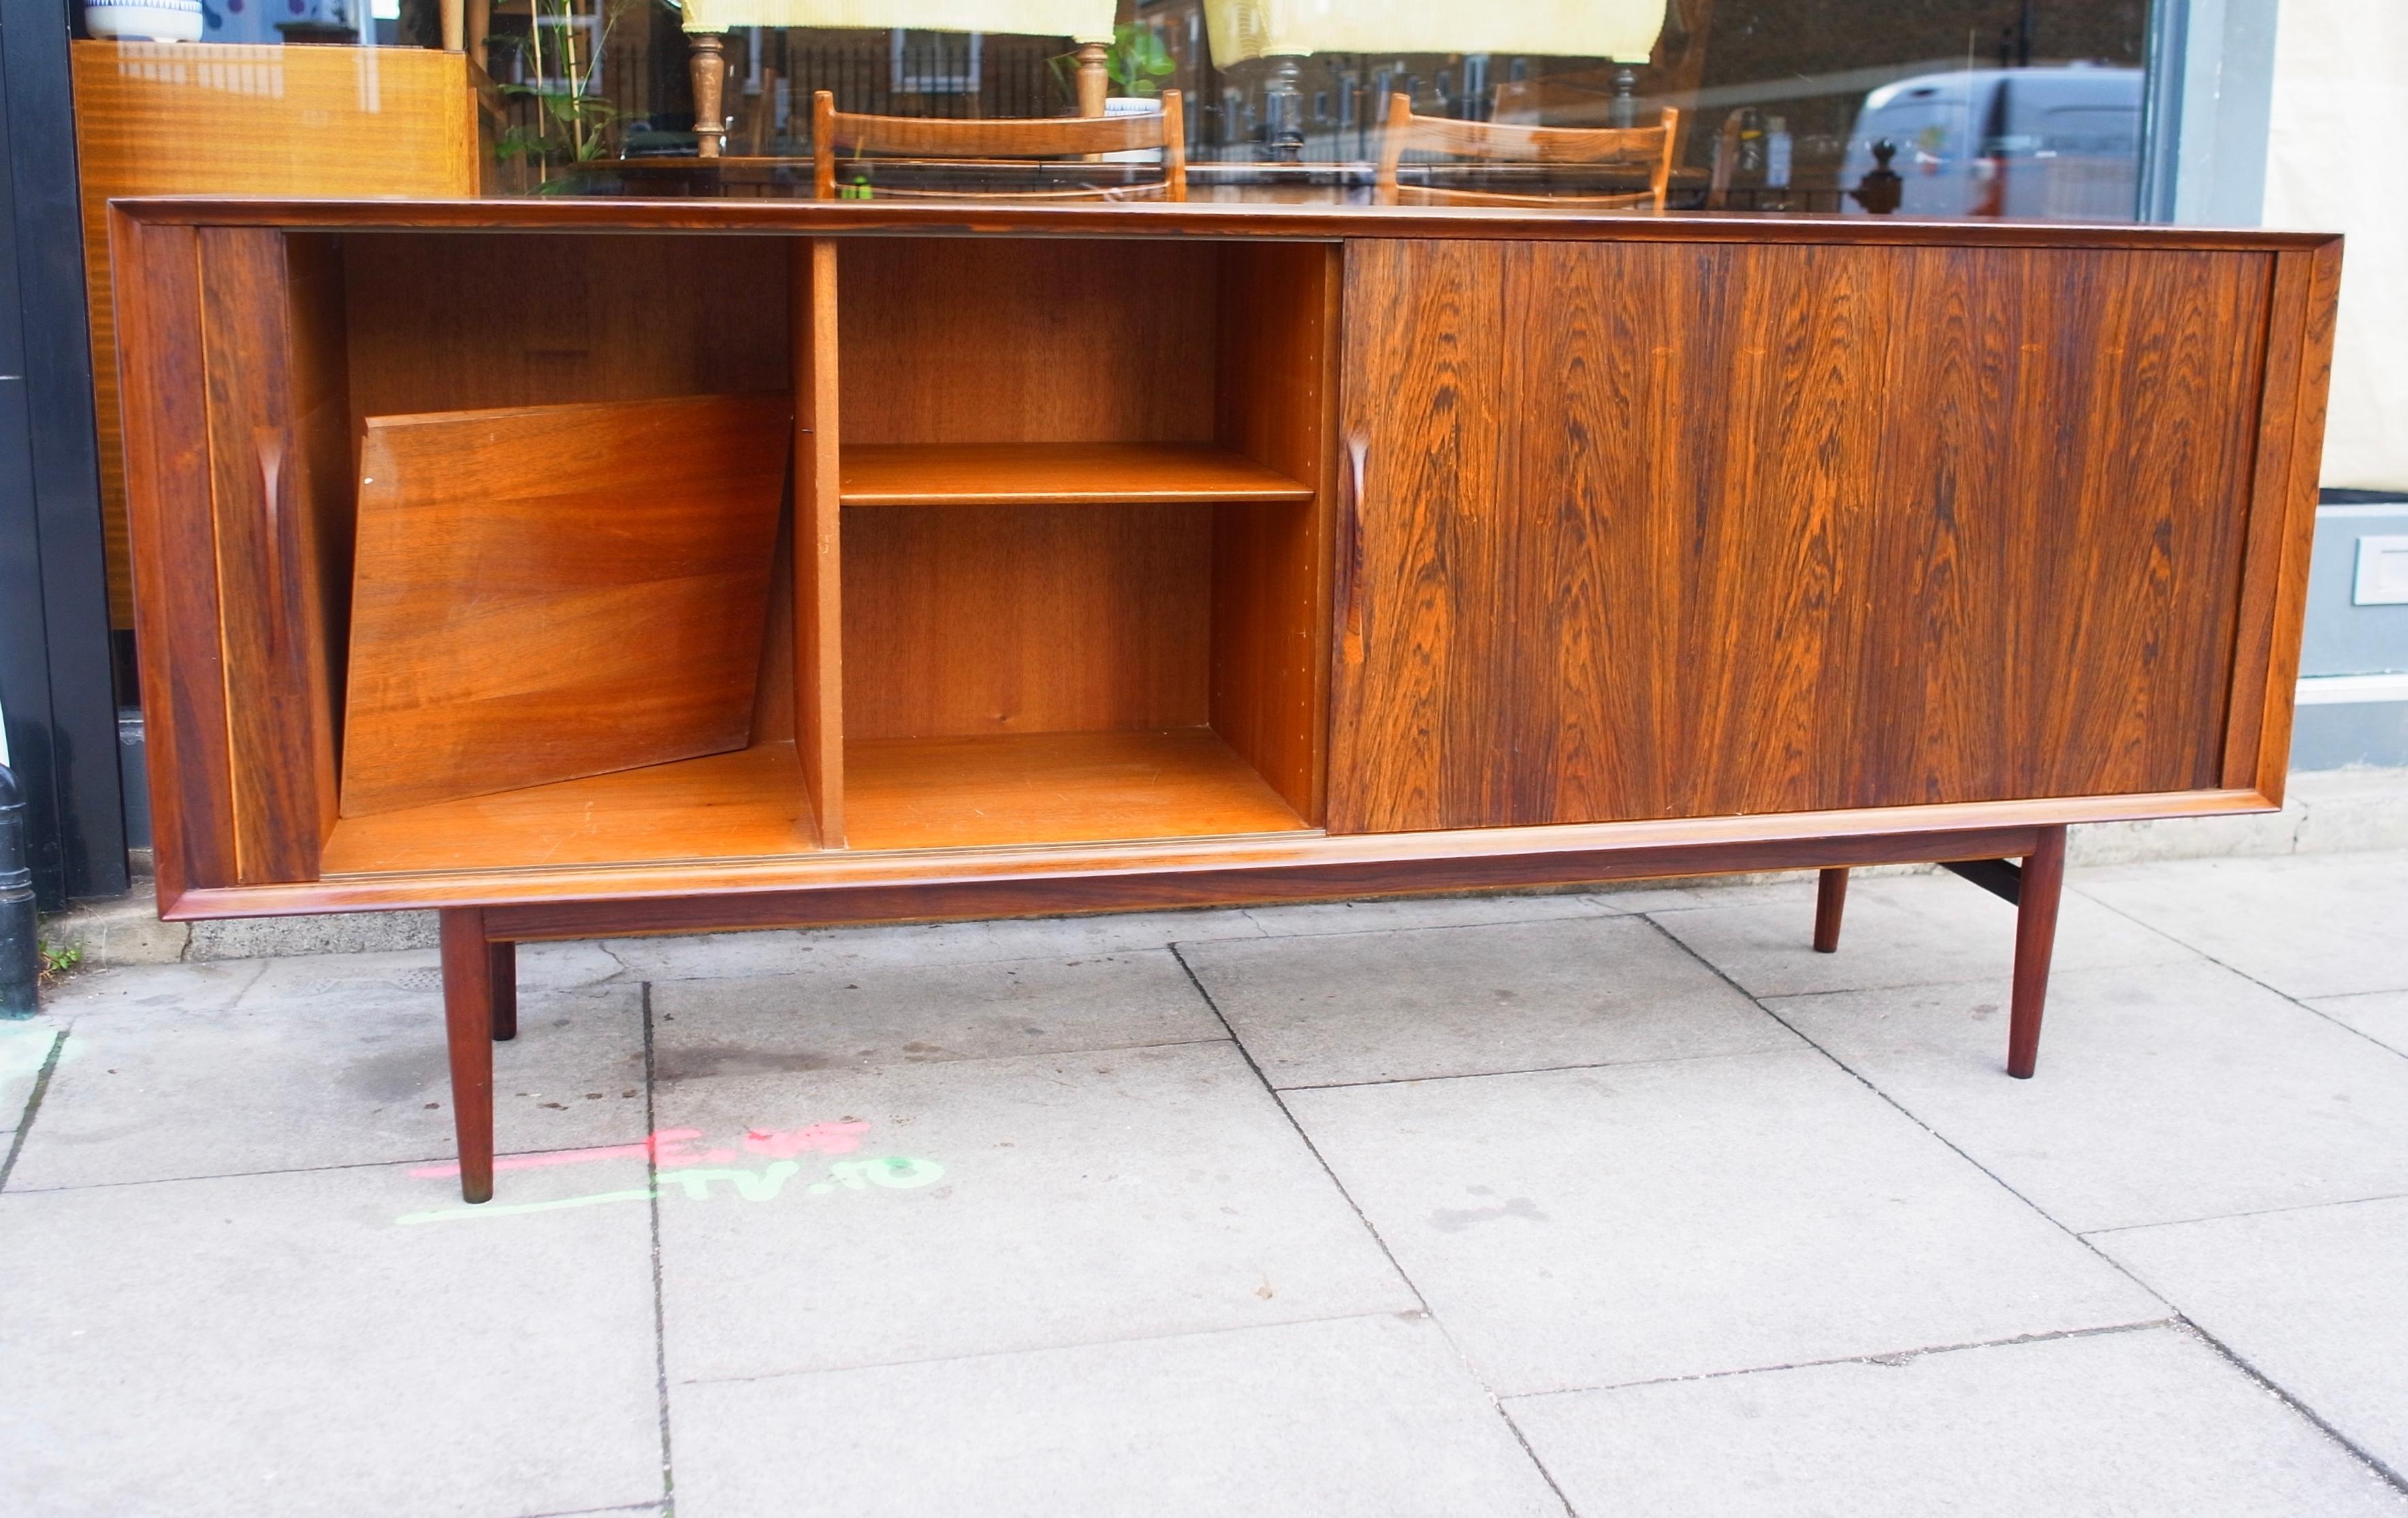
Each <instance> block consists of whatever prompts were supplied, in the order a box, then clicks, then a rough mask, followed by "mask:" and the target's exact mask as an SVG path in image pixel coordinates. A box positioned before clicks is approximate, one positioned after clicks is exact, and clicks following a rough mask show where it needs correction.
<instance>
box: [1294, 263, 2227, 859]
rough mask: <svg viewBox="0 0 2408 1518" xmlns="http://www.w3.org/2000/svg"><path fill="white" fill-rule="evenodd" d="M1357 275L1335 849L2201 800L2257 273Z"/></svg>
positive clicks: (2126, 268)
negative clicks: (1339, 839) (1345, 834)
mask: <svg viewBox="0 0 2408 1518" xmlns="http://www.w3.org/2000/svg"><path fill="white" fill-rule="evenodd" d="M1348 260H1349V262H1348V272H1347V288H1346V295H1345V307H1346V313H1347V322H1346V327H1347V333H1346V342H1347V357H1346V362H1345V365H1344V372H1345V374H1346V376H1347V380H1348V384H1349V386H1350V389H1349V391H1348V394H1347V395H1346V397H1345V398H1344V401H1343V403H1342V404H1343V407H1344V414H1345V416H1346V418H1347V431H1348V432H1349V434H1355V433H1359V434H1361V435H1362V436H1364V437H1367V438H1368V439H1369V441H1370V462H1369V479H1368V482H1367V487H1366V494H1365V499H1364V501H1363V503H1362V507H1361V518H1360V520H1361V522H1362V533H1363V538H1362V550H1361V553H1360V563H1361V566H1362V571H1361V577H1360V583H1359V584H1357V585H1355V587H1354V589H1353V594H1352V596H1351V597H1350V600H1349V604H1348V605H1347V606H1341V608H1340V628H1341V633H1340V636H1341V650H1340V659H1339V661H1338V671H1339V673H1338V689H1337V695H1336V700H1337V703H1338V705H1337V711H1338V716H1337V721H1336V723H1335V725H1334V732H1335V734H1336V735H1337V737H1336V743H1337V751H1336V752H1335V753H1334V754H1333V759H1332V769H1331V790H1332V794H1331V803H1330V805H1331V815H1332V824H1331V825H1332V827H1333V828H1334V829H1335V828H1345V829H1352V830H1385V829H1394V828H1412V827H1432V826H1463V825H1475V824H1493V823H1542V822H1593V821H1617V820H1628V819H1641V818H1658V817H1698V816H1713V815H1725V814H1745V813H1761V812H1776V811H1799V810H1808V809H1821V808H1837V807H1846V806H1885V805H1910V804H1917V803H1927V802H1950V801H1980V800H1996V799H2006V798H2013V797H2042V796H2071V795H2102V794H2109V793H2116V792H2158V791H2176V790H2184V789H2189V788H2194V787H2210V786H2214V785H2215V784H2216V783H2218V771H2219V759H2220V753H2221V744H2222V738H2223V724H2224V710H2225V705H2226V697H2227V694H2228V688H2229V680H2230V673H2231V669H2230V666H2231V659H2232V650H2233V637H2234V614H2235V603H2236V597H2237V586H2238V580H2239V568H2240V551H2241V547H2242V543H2243V535H2244V529H2245V526H2246V521H2247V513H2248V502H2249V488H2250V480H2249V473H2250V465H2251V459H2252V453H2251V439H2252V438H2253V437H2254V436H2255V433H2256V427H2257V397H2258V389H2259V385H2260V382H2261V378H2262V375H2261V369H2262V365H2263V358H2264V351H2263V345H2264V337H2265V330H2266V318H2267V309H2268V295H2269V289H2270V279H2271V275H2272V255H2269V254H2261V253H2254V252H2252V253H2233V252H2194V251H2155V250H2151V251H2114V250H2095V251H2094V250H2054V249H1995V248H1994V249H1948V248H1911V247H1848V246H1838V245H1823V246H1815V245H1805V246H1794V247H1765V246H1746V245H1738V244H1694V245H1684V244H1677V243H1652V244H1633V243H1624V244H1570V243H1538V242H1534V243H1523V244H1497V243H1476V242H1457V243H1448V244H1441V243H1427V242H1425V243H1411V242H1401V241H1398V242H1379V243H1370V242H1362V243H1357V244H1355V245H1354V246H1353V247H1352V248H1350V250H1349V254H1348Z"/></svg>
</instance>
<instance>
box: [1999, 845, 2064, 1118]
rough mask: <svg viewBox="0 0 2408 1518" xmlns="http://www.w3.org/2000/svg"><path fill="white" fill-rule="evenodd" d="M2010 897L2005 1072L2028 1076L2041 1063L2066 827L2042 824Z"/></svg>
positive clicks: (2061, 892)
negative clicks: (2010, 987) (2011, 968)
mask: <svg viewBox="0 0 2408 1518" xmlns="http://www.w3.org/2000/svg"><path fill="white" fill-rule="evenodd" d="M2016 883H2017V885H2018V886H2019V887H2020V890H2019V891H2018V893H2017V895H2016V898H2015V972H2014V995H2013V1000H2012V1001H2011V1003H2010V1009H2009V1011H2008V1014H2007V1073H2008V1074H2009V1075H2012V1076H2014V1078H2015V1079H2016V1080H2018V1081H2028V1080H2030V1079H2031V1077H2032V1070H2033V1068H2034V1067H2035V1066H2037V1065H2038V1064H2039V1062H2040V1024H2041V1015H2042V1012H2043V1011H2045V1010H2046V1009H2047V1003H2048V966H2049V960H2050V959H2051V958H2052V957H2053V955H2054V953H2055V951H2056V948H2057V904H2058V902H2059V901H2061V900H2062V899H2063V897H2064V894H2065V829H2063V828H2061V827H2044V828H2042V829H2041V832H2040V837H2039V838H2036V839H2034V840H2033V843H2032V850H2031V852H2029V853H2028V854H2027V855H2025V857H2024V866H2023V874H2022V876H2021V878H2020V879H2019V880H2018V881H2017V882H2016Z"/></svg>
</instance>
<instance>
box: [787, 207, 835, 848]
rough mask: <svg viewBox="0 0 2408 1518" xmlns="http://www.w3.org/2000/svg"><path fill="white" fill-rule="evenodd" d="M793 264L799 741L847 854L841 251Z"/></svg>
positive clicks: (823, 816) (826, 839) (830, 834)
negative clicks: (839, 307)
mask: <svg viewBox="0 0 2408 1518" xmlns="http://www.w3.org/2000/svg"><path fill="white" fill-rule="evenodd" d="M794 265H795V302H794V310H795V350H794V360H793V366H794V371H795V492H794V513H793V515H794V523H795V526H794V555H795V556H794V581H795V587H796V596H795V606H796V617H795V673H796V684H795V707H796V747H797V749H798V750H799V752H800V757H801V760H802V766H803V784H804V786H805V788H806V789H807V790H808V791H809V792H810V802H811V810H812V813H813V815H814V816H815V817H816V818H817V819H818V822H819V835H820V839H821V841H822V842H823V843H824V845H825V846H826V847H828V848H831V849H841V848H843V847H844V837H845V829H844V610H843V605H844V589H843V587H844V578H843V567H842V561H841V559H840V557H839V554H840V552H841V541H842V534H843V513H842V510H841V509H840V503H839V496H838V482H839V477H840V473H841V470H840V466H839V456H840V449H841V445H842V438H841V437H840V436H839V427H838V420H837V419H838V416H839V409H840V408H839V405H838V399H837V398H838V395H839V393H840V392H839V385H840V383H841V377H842V373H843V367H842V362H841V359H840V356H839V355H840V353H841V349H840V348H839V337H838V328H837V278H838V273H837V256H836V244H834V243H832V242H829V241H828V240H826V239H825V238H818V239H814V240H813V241H811V242H810V243H807V244H801V245H798V246H797V247H796V249H795V251H794Z"/></svg>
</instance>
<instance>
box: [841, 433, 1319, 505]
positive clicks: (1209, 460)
mask: <svg viewBox="0 0 2408 1518" xmlns="http://www.w3.org/2000/svg"><path fill="white" fill-rule="evenodd" d="M838 490H839V497H840V498H841V499H842V501H843V503H844V504H845V505H847V506H986V505H1016V504H1062V505H1078V504H1086V503H1121V502H1126V503H1130V504H1144V503H1153V502H1172V501H1198V502H1215V501H1309V500H1311V499H1312V486H1310V485H1307V484H1305V483H1303V482H1302V481H1301V480H1293V479H1290V478H1289V477H1288V476H1286V475H1283V474H1282V473H1280V472H1279V471H1278V470H1276V469H1272V468H1269V467H1267V466H1265V465H1261V464H1258V463H1256V462H1255V461H1254V460H1253V459H1250V458H1248V457H1246V455H1244V454H1243V453H1240V452H1237V451H1233V450H1230V449H1226V448H1220V447H1215V446H1214V445H1212V444H1209V443H887V444H875V443H870V444H863V443H856V444H852V445H848V446H847V447H846V448H845V449H844V450H843V452H842V464H841V465H840V468H839V487H838Z"/></svg>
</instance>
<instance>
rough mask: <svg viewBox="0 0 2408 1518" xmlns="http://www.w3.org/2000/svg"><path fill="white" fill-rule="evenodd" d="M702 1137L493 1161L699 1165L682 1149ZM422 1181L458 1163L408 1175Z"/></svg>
mask: <svg viewBox="0 0 2408 1518" xmlns="http://www.w3.org/2000/svg"><path fill="white" fill-rule="evenodd" d="M701 1137H702V1130H701V1129H700V1128H663V1129H662V1130H661V1131H660V1132H658V1133H656V1134H653V1135H652V1137H651V1138H647V1139H645V1140H644V1141H643V1142H641V1143H637V1144H606V1145H604V1146H603V1147H602V1148H599V1149H559V1150H554V1151H552V1153H549V1154H501V1155H496V1156H495V1159H494V1168H495V1169H496V1170H542V1169H549V1168H550V1167H552V1166H555V1165H586V1164H590V1163H592V1162H593V1161H595V1160H640V1159H644V1158H646V1157H648V1156H649V1157H650V1158H651V1159H652V1163H653V1164H655V1165H663V1166H669V1165H699V1164H701V1163H702V1156H701V1155H699V1154H688V1153H682V1150H683V1146H685V1145H686V1144H690V1143H692V1142H693V1141H694V1140H695V1139H696V1138H701ZM409 1173H410V1174H411V1175H412V1176H414V1177H417V1178H418V1179H420V1180H423V1181H434V1180H438V1179H440V1178H442V1177H445V1176H455V1175H458V1174H459V1173H460V1166H459V1163H458V1162H457V1161H454V1162H452V1164H450V1165H422V1166H419V1167H417V1168H415V1169H413V1170H411V1171H410V1172H409Z"/></svg>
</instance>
